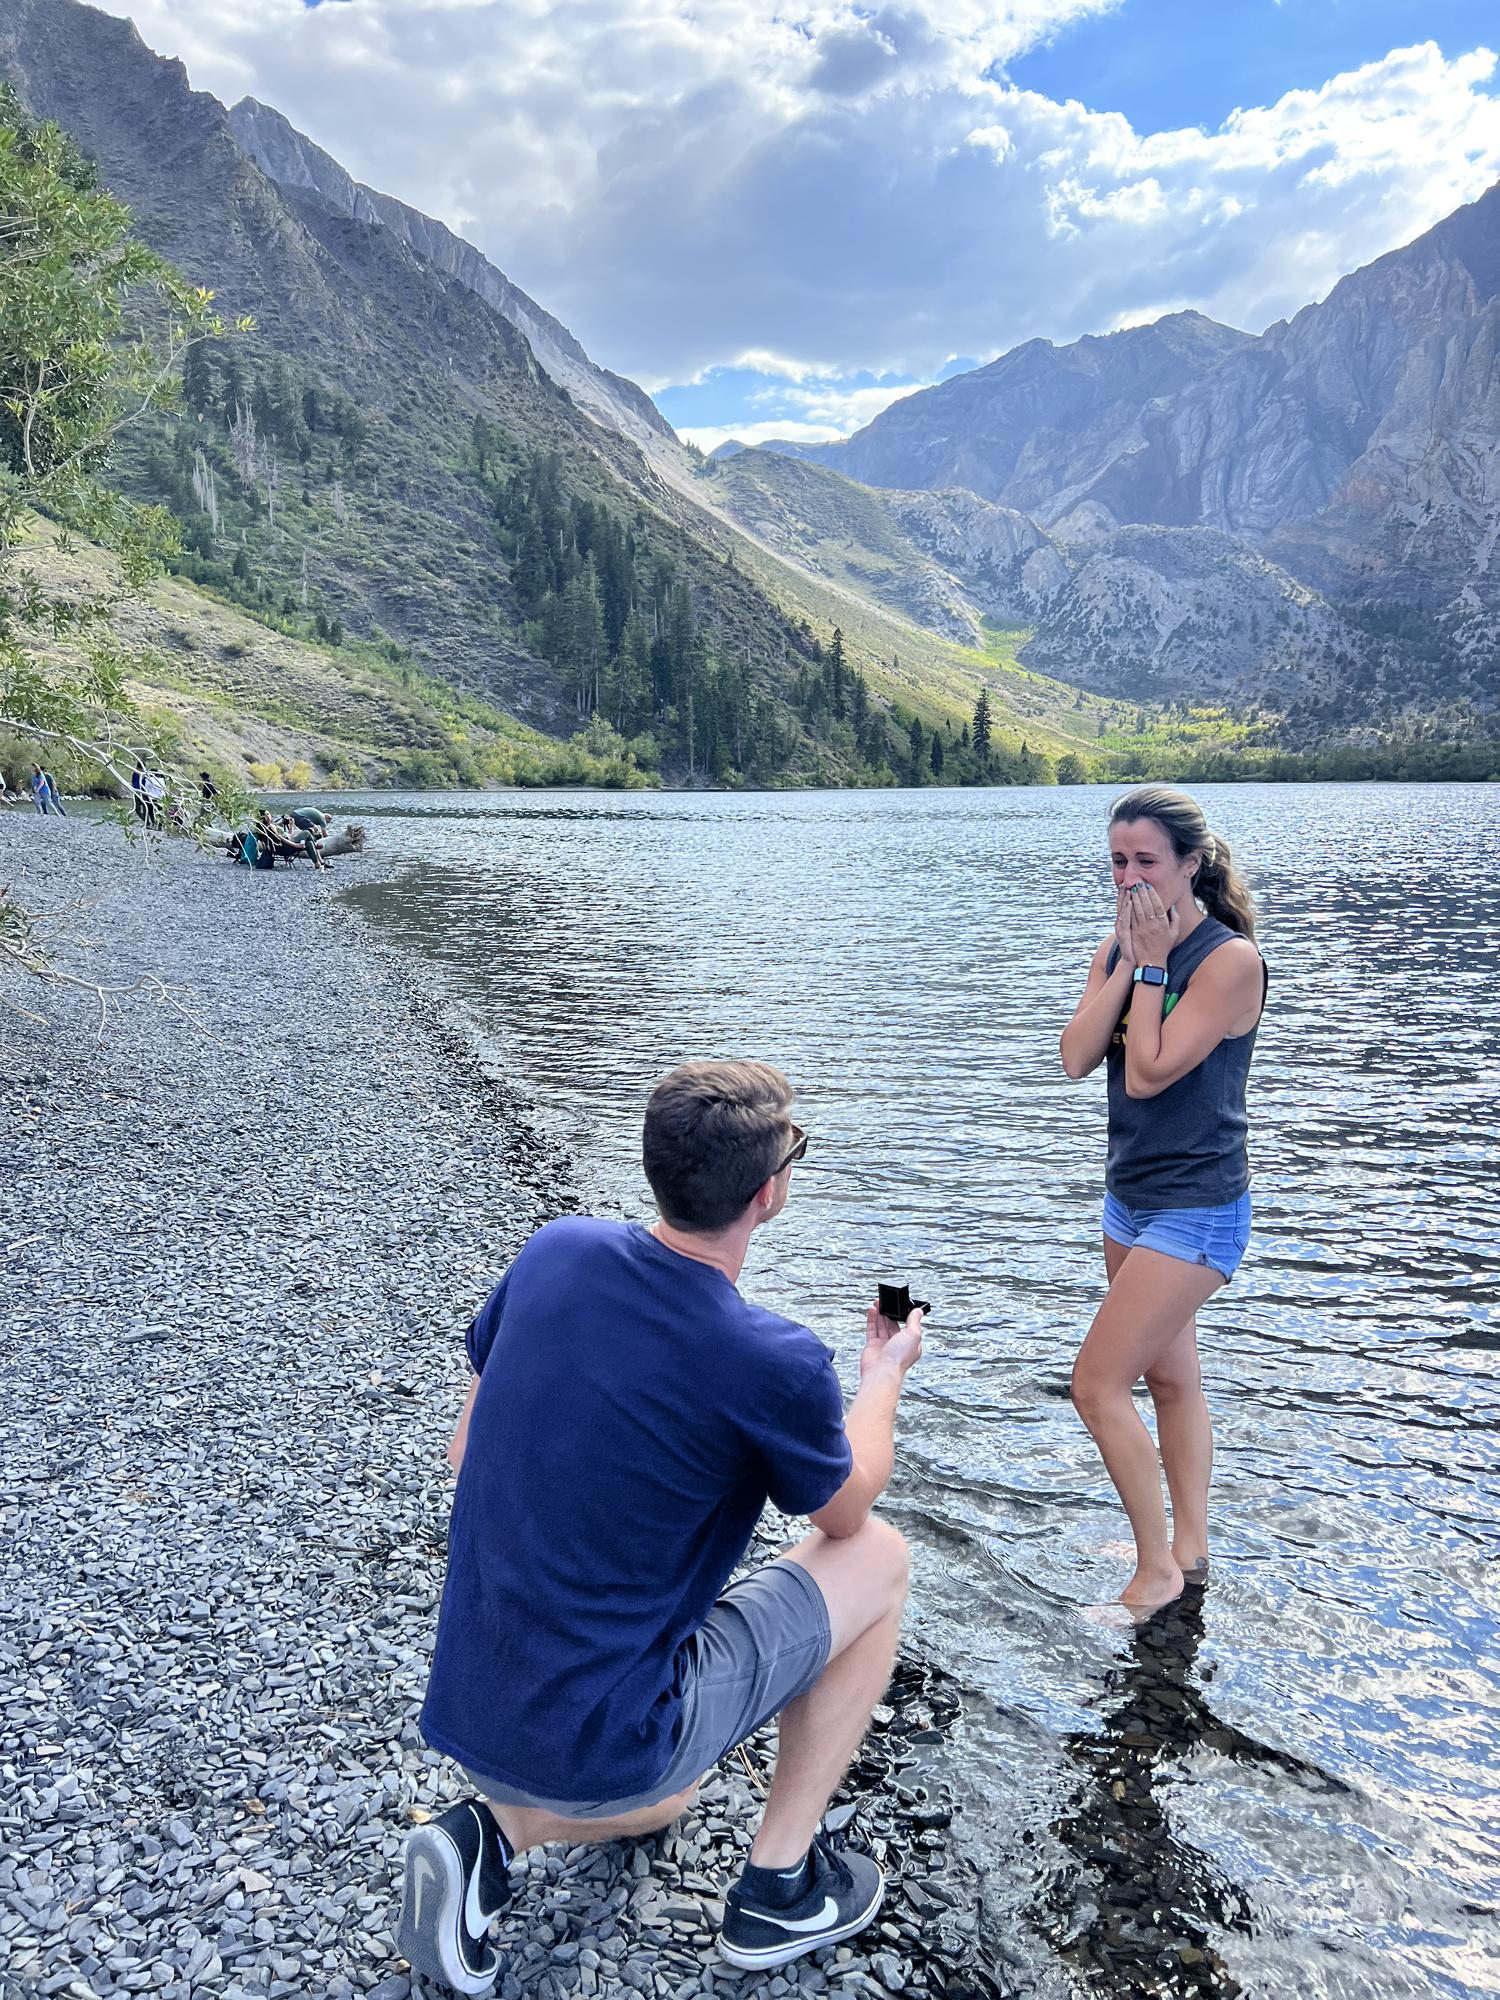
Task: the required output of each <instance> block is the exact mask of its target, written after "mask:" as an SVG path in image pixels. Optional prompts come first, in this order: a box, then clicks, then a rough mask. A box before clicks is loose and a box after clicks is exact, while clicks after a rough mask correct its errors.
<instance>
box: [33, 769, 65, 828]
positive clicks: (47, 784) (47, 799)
mask: <svg viewBox="0 0 1500 2000" xmlns="http://www.w3.org/2000/svg"><path fill="white" fill-rule="evenodd" d="M31 802H32V804H33V805H34V806H35V807H36V809H37V811H38V812H39V813H41V814H42V816H43V817H44V818H45V817H46V815H47V814H48V813H52V812H55V813H57V814H58V815H59V816H60V817H61V818H63V819H66V818H67V816H68V809H67V807H66V806H65V805H64V804H63V802H62V798H61V796H60V794H59V793H58V789H57V787H56V785H54V784H53V782H52V773H51V772H50V771H44V770H43V769H42V767H41V765H40V764H33V765H32V767H31Z"/></svg>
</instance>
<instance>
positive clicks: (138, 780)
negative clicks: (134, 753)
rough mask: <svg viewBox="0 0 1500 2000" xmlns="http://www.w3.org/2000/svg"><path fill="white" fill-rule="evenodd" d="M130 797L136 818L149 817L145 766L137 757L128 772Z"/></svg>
mask: <svg viewBox="0 0 1500 2000" xmlns="http://www.w3.org/2000/svg"><path fill="white" fill-rule="evenodd" d="M130 798H131V803H132V804H133V805H134V807H135V816H136V818H137V819H141V820H143V819H147V818H149V816H150V811H149V809H150V801H149V800H148V799H147V797H146V767H145V765H144V764H143V763H142V762H141V760H140V758H139V757H137V758H136V760H135V769H134V770H133V771H132V772H131V774H130Z"/></svg>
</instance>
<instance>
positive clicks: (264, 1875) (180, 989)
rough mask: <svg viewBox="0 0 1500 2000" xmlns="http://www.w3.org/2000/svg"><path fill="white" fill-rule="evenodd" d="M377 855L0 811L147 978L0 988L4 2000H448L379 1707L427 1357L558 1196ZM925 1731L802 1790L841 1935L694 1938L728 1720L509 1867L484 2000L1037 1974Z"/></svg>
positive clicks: (397, 1740)
mask: <svg viewBox="0 0 1500 2000" xmlns="http://www.w3.org/2000/svg"><path fill="white" fill-rule="evenodd" d="M388 867H389V862H388V859H386V858H384V857H382V856H381V854H380V853H379V852H378V851H376V852H373V853H366V854H365V855H363V856H359V857H353V858H350V859H347V860H343V861H339V862H336V863H335V864H334V867H333V869H332V871H331V872H330V873H328V874H326V875H316V874H314V873H312V872H311V870H310V869H306V868H302V867H297V868H294V869H291V870H278V871H276V872H275V873H273V874H256V873H253V872H250V871H246V870H244V869H233V868H231V867H229V865H228V864H227V863H226V862H225V861H223V860H222V859H219V858H216V857H210V856H207V855H204V854H200V853H198V852H197V851H196V850H195V849H194V848H192V847H191V845H190V844H189V843H187V842H185V841H180V840H174V841H157V842H154V843H152V844H151V845H150V846H149V847H148V846H145V845H143V844H142V843H140V842H129V841H127V840H126V839H125V837H124V836H123V835H122V834H121V833H120V832H119V831H118V830H117V829H116V828H114V827H113V826H111V825H101V824H98V823H97V822H93V821H90V820H89V819H87V818H85V817H83V816H82V815H78V814H75V816H74V817H72V818H70V819H68V820H66V821H59V820H57V819H48V820H39V819H38V817H37V816H36V815H35V814H33V813H31V812H30V811H29V810H27V811H24V812H23V811H14V810H13V811H10V812H0V884H3V883H9V884H10V885H11V893H12V895H13V897H14V899H15V900H16V901H17V902H19V903H24V904H25V905H26V906H27V907H29V908H32V909H38V910H46V911H50V912H55V913H59V914H58V917H57V924H56V928H57V932H58V934H59V935H60V936H61V937H62V940H63V941H62V943H61V945H60V949H59V962H60V963H61V964H62V965H64V966H65V967H66V968H67V969H69V970H72V971H75V972H78V973H80V974H82V975H83V976H85V977H87V978H91V979H95V980H100V981H107V982H110V983H116V982H128V981H132V980H134V979H136V978H138V977H145V976H148V975H150V976H154V977H158V978H160V979H161V980H162V981H164V982H165V983H166V985H167V987H168V988H169V989H170V991H169V997H168V998H167V999H166V1000H161V999H158V998H156V997H154V996H153V995H152V994H151V993H149V992H143V993H141V994H137V995H135V996H131V997H127V998H126V999H125V1000H124V1001H123V1002H122V1004H121V1005H120V1007H119V1008H118V1009H117V1010H116V1011H115V1012H114V1013H113V1015H112V1017H111V1018H110V1019H109V1020H108V1021H107V1023H106V1024H105V1026H104V1030H103V1034H102V1037H101V1035H100V1032H99V1008H98V1005H97V1002H96V1000H95V999H94V997H93V996H92V995H90V994H88V993H85V992H82V991H73V992H68V991H62V990H58V989H52V988H48V989H45V990H44V989H42V988H41V987H39V986H37V985H35V984H34V983H33V984H31V985H30V986H28V987H23V986H22V985H21V984H20V983H19V982H18V981H17V980H15V979H11V978H9V977H6V976H4V975H0V977H5V983H4V985H3V986H0V994H3V996H4V997H5V998H6V999H7V1000H9V1001H11V1002H19V1003H20V1004H22V1005H24V1006H28V1007H31V1008H33V1009H34V1010H35V1011H36V1012H38V1013H40V1014H42V1015H44V1016H46V1017H47V1018H46V1020H45V1021H44V1022H38V1021H32V1020H27V1019H24V1018H22V1017H21V1016H20V1015H18V1014H14V1013H11V1012H9V1011H0V1108H3V1131H4V1139H3V1142H0V1143H3V1147H4V1156H5V1172H4V1174H3V1176H0V1264H3V1270H4V1281H5V1283H4V1297H5V1313H4V1318H3V1333H0V1371H3V1385H0V1393H3V1396H4V1404H5V1410H6V1427H5V1448H4V1462H3V1475H0V1477H3V1485H0V1592H3V1602H4V1605H5V1607H6V1615H5V1617H4V1619H3V1620H0V1830H3V1835H4V1838H3V1841H0V1994H3V1995H5V1996H7V2000H9V1997H10V1996H15V2000H22V1996H24V2000H32V1996H35V1995H52V1994H59V1993H61V1994H68V1995H76V1996H80V1997H81V2000H95V1997H96V1996H97V2000H108V1996H111V1995H116V1994H127V1993H144V1994H152V1995H160V1996H164V2000H195V1996H200V1995H203V1996H207V1995H214V1996H224V2000H249V1997H250V1996H266V2000H272V1996H299V2000H325V1996H326V2000H346V1996H353V1995H368V1996H371V2000H406V1996H408V1995H409V1994H422V1993H423V1992H428V1993H431V1994H433V1995H440V1994H442V1993H444V1992H446V1989H445V1988H441V1987H436V1986H432V1985H430V1984H429V1985H427V1986H425V1987H424V1985H423V1982H421V1981H419V1980H413V1979H412V1978H411V1976H410V1975H409V1973H408V1970H407V1968H406V1966H405V1965H404V1963H403V1962H402V1961H401V1960H399V1959H397V1958H396V1957H395V1956H394V1955H393V1946H392V1941H391V1935H390V1933H391V1929H392V1926H393V1924H394V1921H395V1915H396V1897H397V1887H398V1883H399V1855H400V1847H401V1842H402V1839H403V1837H404V1835H405V1833H406V1832H407V1831H408V1830H409V1829H410V1827H411V1826H412V1825H413V1824H414V1823H416V1822H417V1821H419V1820H420V1819H422V1818H423V1817H425V1816H429V1815H433V1814H435V1813H438V1812H441V1811H442V1810H443V1808H444V1807H445V1806H446V1805H447V1804H448V1803H450V1802H451V1800H452V1799H453V1798H454V1797H455V1796H458V1788H459V1785H460V1782H461V1781H460V1779H459V1775H458V1773H457V1772H456V1771H455V1770H453V1769H452V1768H451V1767H449V1766H447V1765H445V1764H444V1763H443V1762H442V1761H441V1760H440V1759H438V1758H436V1757H435V1756H434V1755H433V1753H431V1752H430V1751H428V1750H427V1749H426V1747H425V1746H424V1745H423V1743H422V1741H421V1738H420V1735H419V1733H418V1730H417V1714H418V1710H419V1707H420V1703H421V1697H422V1691H423V1686H424V1679H425V1671H426V1662H427V1657H428V1652H429V1650H430V1646H431V1642H432V1636H433V1632H434V1629H435V1622H436V1608H437V1597H438V1592H439V1589H440V1586H441V1578H442V1559H443V1548H444V1537H445V1534H446V1526H447V1514H448V1506H449V1500H450V1494H451V1476H450V1474H449V1473H448V1470H447V1467H446V1464H445V1462H444V1451H445V1448H446V1444H447V1440H448V1437H449V1434H450V1432H451V1429H452V1425H453V1421H454V1418H455V1416H456V1414H457V1411H458V1409H459V1406H460V1404H461V1401H462V1397H463V1393H464V1389H465V1386H466V1381H465V1378H466V1363H465V1360H464V1354H463V1347H462V1336H463V1330H464V1328H465V1327H466V1325H467V1323H468V1321H469V1319H470V1317H471V1316H472V1314H473V1312H474V1310H475V1309H476V1307H477V1306H478V1305H479V1303H480V1302H481V1301H482V1300H483V1298H484V1297H485V1296H486V1294H487V1293H488V1291H489V1290H490V1288H491V1286H492V1285H493V1283H494V1281H495V1279H496V1278H497V1277H498V1275H499V1274H500V1272H501V1271H502V1270H503V1269H504V1267H505V1265H506V1263H507V1262H508V1261H509V1259H510V1258H511V1257H512V1256H513V1255H514V1253H515V1251H516V1250H517V1249H518V1248H519V1246H520V1245H521V1243H522V1242H523V1241H524V1240H525V1238H526V1236H527V1235H528V1234H529V1233H530V1232H531V1231H532V1229H534V1228H535V1227H537V1226H538V1225H539V1224H540V1223H542V1222H543V1221H545V1220H547V1219H548V1218H549V1217H550V1216H552V1215H554V1214H557V1213H560V1212H562V1211H563V1210H565V1209H570V1208H576V1207H579V1206H582V1205H586V1193H587V1186H586V1173H584V1172H581V1171H580V1170H579V1167H578V1166H576V1165H575V1163H573V1162H570V1161H569V1160H567V1159H566V1158H564V1157H562V1156H560V1155H559V1154H558V1153H557V1152H556V1151H555V1149H554V1148H552V1147H550V1146H549V1144H548V1143H547V1142H546V1141H544V1140H543V1139H542V1138H541V1137H540V1136H539V1135H538V1133H537V1130H536V1128H535V1126H534V1125H533V1123H532V1122H531V1121H530V1120H529V1118H528V1115H527V1105H526V1102H525V1099H524V1096H523V1094H522V1093H520V1092H519V1091H517V1090H516V1089H515V1088H513V1087H512V1086H511V1085H510V1084H509V1083H508V1082H507V1081H506V1080H503V1079H496V1078H494V1077H493V1076H489V1075H486V1074H485V1073H483V1071H482V1070H481V1069H479V1068H478V1067H477V1066H476V1063H475V1061H474V1058H473V1056H472V1053H471V1051H470V1050H469V1049H468V1048H467V1046H466V1045H465V1043H464V1042H463V1040H462V1038H461V1035H460V1033H459V1031H458V1030H457V1029H456V1028H455V1027H454V1026H453V1025H452V1024H451V1023H447V1022H445V1021H444V1019H443V1018H442V1017H441V1016H439V1015H438V1013H437V1012H436V1010H435V1008H434V1007H433V1005H432V1004H431V1002H430V1000H429V999H428V997H427V996H426V994H425V992H424V990H423V986H422V982H421V975H420V970H419V969H418V968H414V967H412V966H410V965H408V964H406V963H404V962H402V961H401V960H399V959H398V958H397V957H396V956H395V955H394V954H393V953H392V952H391V951H390V950H389V949H388V948H387V947H386V946H384V945H383V944H382V943H381V942H380V941H379V940H378V939H376V938H375V937H373V936H372V935H371V934H370V933H369V932H367V931H366V930H365V929H364V928H363V926H362V925H361V924H360V923H359V922H358V921H357V920H356V919H355V918H354V917H353V916H352V915H351V914H350V913H348V912H347V911H345V910H342V909H341V908H340V907H339V906H338V904H337V902H336V900H335V898H336V894H337V891H338V890H340V889H341V888H343V887H346V886H348V885H349V884H351V883H353V882H356V881H359V880H368V879H371V877H372V876H376V875H379V874H380V873H382V872H384V871H385V870H386V869H387V868H388ZM777 1525H778V1524H776V1523H774V1522H771V1523H768V1524H767V1526H768V1532H772V1533H774V1531H775V1529H776V1527H777ZM960 1706H961V1703H960V1694H959V1691H958V1690H957V1689H956V1688H955V1687H954V1686H953V1685H952V1684H951V1683H950V1682H949V1681H948V1680H947V1679H946V1678H945V1676H944V1675H943V1674H941V1673H940V1672H939V1671H937V1670H936V1669H935V1668H934V1667H932V1666H931V1665H929V1664H928V1663H926V1662H924V1661H922V1660H920V1659H918V1658H915V1657H912V1656H909V1655H907V1656H903V1658H902V1660H901V1662H900V1663H899V1667H898V1672H897V1676H896V1681H895V1683H894V1685H893V1687H892V1690H891V1693H890V1695H889V1697H888V1699H887V1703H886V1704H885V1705H884V1706H883V1707H882V1708H881V1710H880V1711H879V1712H878V1715H877V1719H876V1726H875V1728H874V1729H873V1730H872V1733H871V1735H870V1737H869V1739H868V1740H867V1743H866V1746H865V1750H864V1752H863V1753H862V1756H861V1759H860V1762H859V1763H858V1764H857V1766H856V1767H855V1770H854V1771H853V1772H852V1773H851V1776H850V1780H849V1782H848V1784H847V1785H846V1787H845V1790H844V1792H843V1794H841V1798H842V1800H843V1802H844V1810H843V1811H842V1812H841V1813H840V1814H839V1815H838V1816H837V1817H839V1818H841V1819H843V1820H846V1821H847V1822H848V1823H847V1826H846V1828H845V1834H846V1837H847V1838H849V1839H850V1840H851V1841H854V1842H857V1843H858V1844H861V1845H865V1846H867V1847H869V1848H870V1849H871V1850H872V1851H873V1852H875V1853H876V1855H877V1857H879V1858H884V1859H886V1860H888V1861H889V1862H890V1863H891V1864H892V1876H893V1881H892V1888H891V1891H890V1893H889V1894H888V1898H887V1902H886V1905H885V1908H884V1910H883V1912H882V1920H881V1922H880V1923H879V1925H878V1926H877V1927H875V1928H873V1929H872V1930H871V1931H869V1932H868V1933H867V1934H866V1935H865V1936H863V1937H861V1938H859V1939H856V1940H854V1941H853V1942H852V1943H851V1944H848V1945H844V1946H841V1947H838V1948H837V1949H836V1950H828V1951H824V1952H822V1953H819V1954H818V1955H817V1956H816V1957H814V1958H810V1959H807V1960H804V1961H801V1962H800V1963H799V1964H797V1965H794V1966H791V1967H788V1968H786V1970H785V1972H784V1973H783V1974H779V1975H777V1976H775V1977H767V1976H766V1975H764V1974H762V1975H754V1974H740V1973H737V1972H735V1971H734V1970H733V1969H732V1968H730V1967H729V1966H727V1965H725V1964H724V1963H723V1962H722V1961H721V1960H719V1959H718V1957H717V1955H716V1953H715V1952H714V1949H713V1935H714V1931H715V1929H716V1926H717V1923H718V1919H719V1915H720V1907H721V1906H720V1902H719V1898H720V1897H721V1896H722V1894H723V1892H724V1889H725V1888H726V1887H727V1886H728V1884H729V1882H730V1881H731V1880H732V1878H733V1875H734V1873H735V1872H736V1871H737V1869H738V1867H739V1865H740V1862H741V1861H742V1860H743V1857H744V1853H745V1850H746V1847H747V1845H748V1840H749V1836H750V1832H751V1830H752V1828H753V1824H754V1817H755V1805H756V1799H757V1795H758V1794H759V1793H760V1792H761V1791H762V1790H763V1788H764V1785H765V1782H766V1771H767V1765H768V1761H769V1756H770V1753H771V1750H772V1747H773V1744H772V1739H771V1738H770V1736H769V1734H768V1735H767V1736H766V1738H765V1740H764V1741H757V1742H756V1743H754V1744H752V1745H750V1746H748V1751H747V1754H745V1755H743V1756H740V1757H737V1758H736V1759H734V1760H731V1762H730V1763H729V1764H728V1765H726V1766H725V1767H722V1768H721V1769H720V1771H719V1772H717V1773H716V1774H714V1775H713V1776H712V1777H711V1778H710V1780H709V1781H708V1782H707V1783H706V1784H705V1786H704V1788H703V1791H702V1794H701V1798H700V1803H699V1806H698V1808H697V1809H696V1810H695V1812H694V1813H693V1814H692V1815H691V1816H689V1817H688V1818H686V1819H684V1820H683V1821H681V1822H680V1823H679V1824H678V1826H677V1827H676V1828H674V1829H672V1830H671V1831H670V1832H668V1833H667V1834H665V1835H662V1836H658V1837H657V1838H655V1839H653V1840H651V1841H646V1842H638V1843H614V1844H610V1845H606V1846H601V1847H580V1848H575V1849H567V1850H564V1849H560V1848H549V1849H546V1850H543V1851H539V1852H536V1853H534V1854H532V1855H531V1856H529V1857H527V1859H526V1860H525V1861H524V1863H521V1864H518V1865H517V1869H516V1871H515V1880H516V1883H517V1894H516V1897H515V1899H514V1900H513V1902H512V1904H511V1907H510V1909H509V1910H508V1911H507V1912H506V1914H505V1917H504V1919H503V1920H502V1924H501V1926H500V1927H499V1928H498V1929H497V1932H496V1943H497V1945H498V1946H499V1948H500V1950H501V1952H502V1954H503V1959H504V1970H503V1974H502V1977H501V1979H500V1981H499V1984H498V1986H497V1989H496V1990H497V1992H499V1993H500V1994H501V1995H502V1996H504V2000H516V1996H520V1995H533V1994H535V1995H541V1996H546V2000H562V1996H565V1995H573V1994H589V1995H593V1994H614V1993H621V1994H624V1993H631V1992H635V1993H641V1994H647V1995H652V1996H657V2000H668V1997H669V1996H672V1997H673V2000H686V1996H688V1995H693V1994H728V1995H734V1994H738V1993H742V1992H746V1993H748V1992H756V1993H761V1992H765V1993H769V1994H771V1995H781V1994H785V1993H803V1992H805V1993H818V1994H822V1993H829V1994H849V1995H854V1994H859V1995H865V1996H870V2000H880V1996H881V1995H883V1994H887V1993H889V1994H898V1993H907V1994H912V1995H917V1996H921V1995H926V1994H941V1993H946V1994H951V1995H955V1996H960V2000H962V1996H964V1995H971V1994H972V1995H989V1994H1000V1993H1008V1992H1012V1991H1016V1992H1019V1991H1021V1990H1032V1989H1029V1988H1022V1987H1019V1986H1017V1985H1016V1984H1015V1983H1014V1981H1013V1980H1012V1979H1009V1978H1007V1975H1006V1970H1005V1965H1006V1960H1007V1957H1008V1954H1007V1953H1006V1952H1005V1950H1004V1948H1003V1946H1002V1945H1000V1944H998V1943H997V1942H996V1941H995V1940H994V1939H992V1938H987V1936H986V1931H985V1924H984V1910H983V1904H982V1897H981V1885H980V1883H979V1881H978V1879H977V1877H976V1875H975V1873H974V1871H973V1870H972V1868H971V1867H969V1866H968V1865H967V1864H966V1863H965V1862H964V1861H963V1860H962V1859H961V1856H960V1851H959V1849H960V1847H961V1843H957V1844H956V1843H955V1842H954V1841H953V1840H952V1837H951V1836H952V1827H951V1823H950V1822H951V1800H950V1799H949V1798H948V1797H947V1794H946V1789H945V1787H944V1785H943V1783H942V1781H941V1779H940V1778H938V1777H937V1776H935V1775H933V1773H932V1771H931V1769H930V1768H929V1766H930V1765H931V1762H932V1759H931V1750H932V1747H933V1746H934V1745H941V1744H943V1743H944V1737H945V1734H951V1730H952V1728H953V1725H954V1724H955V1720H956V1718H957V1717H958V1716H959V1712H960ZM945 1747H946V1748H948V1749H949V1750H951V1748H952V1745H951V1742H950V1743H949V1744H947V1745H946V1746H945ZM850 1809H852V1811H851V1810H850Z"/></svg>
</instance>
